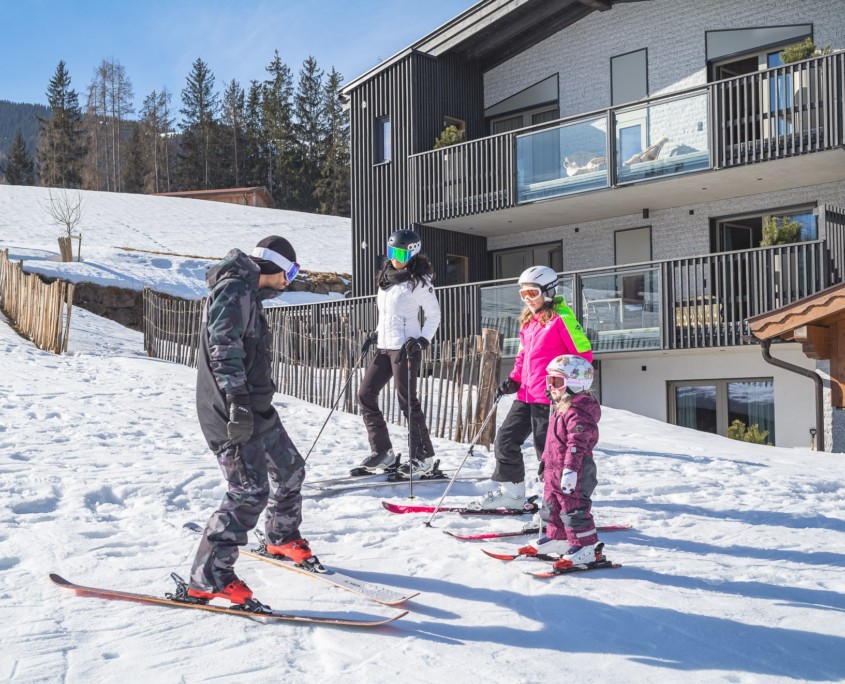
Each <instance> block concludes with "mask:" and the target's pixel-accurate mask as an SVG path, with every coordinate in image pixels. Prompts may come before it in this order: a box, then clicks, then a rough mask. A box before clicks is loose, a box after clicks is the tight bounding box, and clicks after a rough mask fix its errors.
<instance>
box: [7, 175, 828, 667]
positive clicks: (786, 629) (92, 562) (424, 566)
mask: <svg viewBox="0 0 845 684" xmlns="http://www.w3.org/2000/svg"><path fill="white" fill-rule="evenodd" d="M4 190H5V189H4ZM139 199H140V198H139ZM256 211H257V210H256ZM0 213H2V212H0ZM3 220H6V219H5V218H4V219H3ZM263 230H264V228H261V229H259V232H261V231H263ZM91 232H94V230H93V229H92V231H91ZM173 239H174V242H167V244H166V246H167V247H168V248H175V249H179V248H181V247H180V243H178V242H176V241H175V238H173ZM44 240H45V241H46V240H47V238H46V237H45V238H44ZM115 242H118V240H117V239H115ZM216 244H217V243H215V245H216ZM215 245H209V247H208V250H209V251H213V250H214V249H215ZM72 320H73V325H72V327H73V330H72V331H71V335H70V341H71V342H70V344H71V351H70V353H69V354H68V355H66V356H61V357H57V356H52V355H50V354H47V353H44V352H41V351H38V350H37V349H35V348H34V347H33V346H32V345H31V344H30V343H28V342H26V341H24V340H22V339H21V338H19V337H18V336H17V335H16V334H15V333H14V332H12V331H11V330H10V328H9V327H8V325H7V324H6V322H5V321H4V320H0V405H1V406H2V409H0V488H2V491H3V503H2V508H0V634H2V644H3V648H2V649H1V650H0V680H2V681H21V682H56V681H68V682H124V683H130V682H145V683H146V682H197V681H211V680H214V681H226V682H258V681H261V682H270V681H292V680H294V679H296V680H298V681H328V682H341V681H342V682H432V681H438V682H439V681H449V682H456V683H457V682H551V681H563V682H569V681H572V682H646V681H647V682H672V683H674V682H679V681H685V682H723V681H731V682H772V681H775V682H780V681H784V682H785V681H795V680H800V681H811V682H820V681H842V680H845V572H843V566H845V510H843V505H842V494H843V487H845V485H843V482H845V461H843V460H842V458H841V457H840V456H836V455H831V454H816V453H812V452H809V451H803V450H789V449H780V448H770V447H759V446H748V445H744V444H740V443H737V442H732V441H729V440H726V439H723V438H721V437H715V436H710V435H706V434H703V433H698V432H692V431H687V430H684V429H681V428H676V427H672V426H669V425H666V424H663V423H658V422H655V421H653V420H649V419H646V418H641V417H639V416H635V415H633V414H630V413H627V412H623V411H615V410H611V409H607V410H606V411H605V415H604V418H603V420H602V422H601V425H600V427H601V433H602V434H601V441H600V443H599V448H598V450H597V463H598V470H599V483H600V484H599V487H598V490H597V492H596V494H595V497H594V498H595V509H594V510H595V513H596V517H597V522H599V523H600V524H601V523H628V524H631V525H633V526H634V530H632V531H630V532H616V533H612V534H611V533H608V534H605V535H603V541H605V542H606V543H607V550H606V552H607V555H608V557H609V558H610V559H612V560H614V561H616V562H618V563H621V564H622V565H623V567H622V568H620V569H616V570H607V571H598V572H594V573H589V574H583V575H572V576H564V577H559V578H555V579H553V580H545V581H541V580H537V579H534V578H532V577H529V576H527V575H526V574H524V573H523V570H525V569H527V568H529V567H534V565H533V562H532V561H525V562H514V563H511V564H507V563H503V562H500V561H495V560H493V559H490V558H487V557H486V556H484V555H483V554H482V553H481V551H480V547H479V544H477V543H472V542H461V541H458V540H455V539H452V538H450V537H447V536H446V535H444V534H443V533H442V530H444V529H452V530H457V529H460V530H465V531H469V530H474V531H488V530H493V529H497V528H503V529H511V530H515V529H518V528H519V527H520V526H521V524H522V522H523V521H522V520H517V519H499V520H493V519H472V518H461V517H458V516H455V515H449V514H442V515H440V516H438V517H437V518H436V519H435V521H434V527H435V529H428V528H425V527H424V526H423V520H424V518H423V517H415V516H397V515H391V514H389V513H387V512H385V511H383V510H382V508H381V507H380V505H379V502H380V500H381V499H382V498H392V499H393V500H395V501H404V500H405V499H404V498H405V496H406V494H407V490H406V489H405V488H404V487H400V488H396V489H395V490H394V491H392V492H391V491H389V490H387V489H380V490H371V491H367V492H360V491H358V492H348V493H345V494H343V495H337V496H333V497H323V498H320V497H317V496H314V495H313V494H309V495H308V496H307V497H306V500H305V507H304V517H305V520H304V524H303V532H304V533H305V534H306V536H307V537H308V539H309V540H310V541H311V543H312V545H313V548H314V549H315V551H316V552H317V553H318V554H319V556H320V557H321V559H322V560H323V562H325V563H326V564H328V565H331V566H334V567H337V568H338V569H342V570H344V571H346V572H348V573H349V574H352V575H354V576H356V577H358V578H361V579H364V580H369V581H373V582H379V583H382V584H385V585H390V586H393V587H397V588H399V589H401V590H403V591H409V592H411V591H414V592H415V591H419V592H421V594H420V596H419V597H418V598H416V599H414V600H412V601H410V602H409V603H408V604H407V606H406V607H407V608H408V609H410V611H411V612H410V614H409V615H408V616H407V617H405V618H403V619H401V620H399V621H397V622H395V623H392V624H391V625H388V626H386V627H381V628H377V629H375V630H368V631H365V630H353V629H340V628H333V627H312V626H299V625H290V624H277V625H262V624H258V623H255V622H253V621H250V620H245V619H242V618H237V617H229V616H224V615H210V614H203V613H199V612H197V611H184V610H174V609H164V608H159V607H154V606H144V605H139V604H135V603H125V602H124V603H122V602H113V601H112V602H110V601H103V600H100V599H94V598H83V597H76V596H74V595H72V594H71V593H69V592H67V591H64V590H61V589H59V588H57V587H55V586H53V585H52V584H51V583H50V582H49V580H48V579H47V574H48V572H51V571H54V572H58V573H60V574H62V575H64V576H65V577H67V578H68V579H70V580H72V581H77V582H81V583H87V584H91V585H99V586H107V587H120V588H124V589H126V590H129V591H139V592H158V593H162V592H164V591H169V590H171V588H172V585H171V582H170V580H169V574H170V572H171V571H177V572H178V573H180V574H181V575H183V576H186V575H187V574H188V570H189V567H190V563H191V559H192V557H193V553H194V550H195V545H196V543H197V540H196V539H195V538H193V537H192V536H191V535H190V534H189V533H187V532H185V531H184V530H183V529H182V525H183V523H185V522H187V521H198V522H200V523H204V522H205V520H206V518H207V517H208V515H209V514H210V513H211V512H212V511H213V510H214V509H215V508H216V505H217V503H218V502H219V500H220V499H221V498H222V496H223V494H224V487H223V484H222V477H221V475H220V472H219V470H218V468H217V466H216V463H215V461H214V458H213V456H212V455H211V453H210V452H209V451H208V449H207V447H206V445H205V443H204V441H203V439H202V436H201V434H200V430H199V426H198V424H197V420H196V416H195V411H194V398H193V395H194V381H195V373H194V371H193V370H191V369H189V368H186V367H182V366H178V365H173V364H169V363H165V362H162V361H158V360H153V359H148V358H146V357H145V356H144V355H143V351H142V344H141V339H140V335H138V334H137V333H134V332H131V331H127V330H126V329H123V328H121V327H120V326H118V325H116V324H113V323H110V322H108V321H104V320H102V319H98V318H96V317H95V316H93V315H91V314H89V313H88V312H86V311H83V310H79V309H76V310H75V311H74V314H73V319H72ZM276 405H277V407H278V408H279V411H280V413H281V415H282V418H283V420H284V422H285V423H286V425H287V427H288V429H289V430H290V432H291V434H292V437H293V439H294V442H295V443H296V444H297V445H298V446H299V448H300V449H301V450H303V451H305V450H307V448H308V447H309V445H310V444H311V442H312V440H313V439H314V436H315V435H316V433H317V430H318V429H319V426H320V425H321V424H322V422H323V420H324V418H325V416H326V411H325V410H324V409H320V408H315V407H314V406H312V405H309V404H306V403H304V402H301V401H298V400H295V399H291V398H289V397H284V396H279V397H277V402H276ZM501 415H503V412H502V414H500V419H501ZM390 430H391V433H392V434H393V436H394V444H395V445H396V446H397V448H402V445H403V444H404V440H405V437H404V433H403V431H402V430H401V429H399V428H397V427H395V426H390ZM435 446H436V447H437V450H438V456H439V457H440V458H442V459H443V462H444V465H445V466H455V465H457V463H458V462H459V461H460V459H461V457H462V456H463V454H464V449H465V447H464V446H460V445H456V444H453V443H450V442H447V441H444V440H436V441H435ZM403 450H404V449H403ZM365 452H366V439H365V434H364V430H363V428H362V425H361V422H360V419H359V418H356V417H354V416H349V415H346V414H340V415H335V416H333V417H332V419H331V422H330V424H329V428H328V430H327V433H326V434H325V435H324V437H323V438H322V439H321V441H320V442H319V444H318V446H317V448H316V449H315V451H314V453H313V454H312V455H311V458H310V460H309V463H308V466H309V472H308V478H309V479H312V480H313V479H318V478H324V477H331V476H336V475H341V474H343V473H344V472H345V471H346V469H347V468H348V467H349V466H350V465H351V464H352V463H354V462H355V461H356V460H358V459H359V458H360V457H361V456H362V455H363V454H364V453H365ZM528 453H529V450H528V445H526V454H528ZM526 458H529V459H533V456H528V455H527V456H526ZM491 471H492V456H491V455H488V454H487V453H486V452H485V450H484V449H481V450H480V452H479V453H478V454H477V455H475V456H474V457H473V458H471V459H470V461H469V462H468V464H467V468H466V473H467V474H482V473H489V472H491ZM442 490H443V485H442V484H427V485H419V486H418V487H417V488H416V493H417V499H416V502H417V503H423V502H428V501H432V502H433V501H436V499H437V497H438V496H439V494H440V493H441V492H442ZM482 491H484V485H473V484H466V483H462V484H459V485H456V488H455V490H454V497H450V500H451V501H452V502H453V503H454V502H458V501H466V500H468V498H469V497H471V496H476V495H478V494H480V493H481V492H482ZM522 542H523V539H521V538H517V539H516V541H515V543H514V546H515V545H517V544H520V543H522ZM237 570H238V572H239V574H240V575H241V576H242V577H243V578H244V579H245V580H246V581H247V582H248V584H249V585H250V586H251V587H252V588H253V589H254V590H255V592H256V595H257V597H258V598H259V599H261V600H263V601H265V602H267V603H270V604H271V605H272V606H273V607H274V608H277V609H283V610H286V611H303V610H310V611H314V610H321V611H327V612H334V613H338V612H343V611H356V612H367V613H372V614H379V615H387V614H391V613H393V612H394V609H392V608H388V607H384V606H379V605H377V604H374V603H368V602H367V601H365V600H364V599H359V598H357V597H355V596H354V595H352V594H349V593H347V592H343V591H341V590H338V589H335V588H332V587H329V586H327V585H324V584H322V583H320V582H316V581H314V580H312V579H310V578H307V577H301V576H299V575H294V574H293V573H289V572H287V571H285V570H281V569H278V568H274V567H272V566H270V565H268V564H265V563H260V562H258V561H254V560H249V559H243V558H242V559H241V560H240V561H239V562H238V565H237Z"/></svg>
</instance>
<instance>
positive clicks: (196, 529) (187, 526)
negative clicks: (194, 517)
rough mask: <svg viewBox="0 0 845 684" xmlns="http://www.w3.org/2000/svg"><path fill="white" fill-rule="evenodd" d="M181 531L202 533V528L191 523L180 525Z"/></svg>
mask: <svg viewBox="0 0 845 684" xmlns="http://www.w3.org/2000/svg"><path fill="white" fill-rule="evenodd" d="M182 529H184V530H190V531H191V532H202V527H200V526H199V525H197V523H195V522H193V521H191V522H186V523H185V524H184V525H182Z"/></svg>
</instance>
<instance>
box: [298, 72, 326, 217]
mask: <svg viewBox="0 0 845 684" xmlns="http://www.w3.org/2000/svg"><path fill="white" fill-rule="evenodd" d="M325 109H326V107H325V92H324V88H323V72H322V71H321V70H320V69H319V68H318V67H317V60H316V59H314V58H313V57H311V56H309V57H308V58H307V59H306V60H305V61H304V62H303V63H302V69H301V70H300V72H299V86H298V88H297V92H296V126H295V129H294V130H295V133H296V150H297V155H296V156H297V159H298V160H299V163H300V165H301V166H300V170H299V173H298V174H297V177H296V180H297V183H296V186H297V187H296V193H295V196H296V208H297V209H301V210H302V211H310V212H315V211H317V209H318V207H319V202H318V200H317V199H316V197H315V192H316V189H317V181H318V180H319V178H320V174H321V172H322V170H323V163H324V161H325V149H324V148H323V146H322V143H323V140H325V138H326V116H325Z"/></svg>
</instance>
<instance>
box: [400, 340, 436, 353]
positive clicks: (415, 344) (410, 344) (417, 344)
mask: <svg viewBox="0 0 845 684" xmlns="http://www.w3.org/2000/svg"><path fill="white" fill-rule="evenodd" d="M430 345H431V343H430V342H429V341H428V340H427V339H425V338H424V337H409V338H408V339H407V340H405V345H404V346H405V354H407V355H408V358H410V357H412V356H413V355H414V354H416V353H417V352H418V351H420V352H421V351H425V350H426V349H428V347H429V346H430Z"/></svg>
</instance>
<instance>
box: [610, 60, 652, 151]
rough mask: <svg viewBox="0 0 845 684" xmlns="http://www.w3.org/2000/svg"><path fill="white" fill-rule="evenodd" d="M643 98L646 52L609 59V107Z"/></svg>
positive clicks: (645, 90)
mask: <svg viewBox="0 0 845 684" xmlns="http://www.w3.org/2000/svg"><path fill="white" fill-rule="evenodd" d="M644 97H648V50H646V49H645V48H643V49H642V50H635V51H634V52H628V53H625V54H624V55H617V56H616V57H611V58H610V103H611V105H619V104H624V103H625V102H634V101H636V100H642V99H643V98H644ZM626 158H627V157H626Z"/></svg>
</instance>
